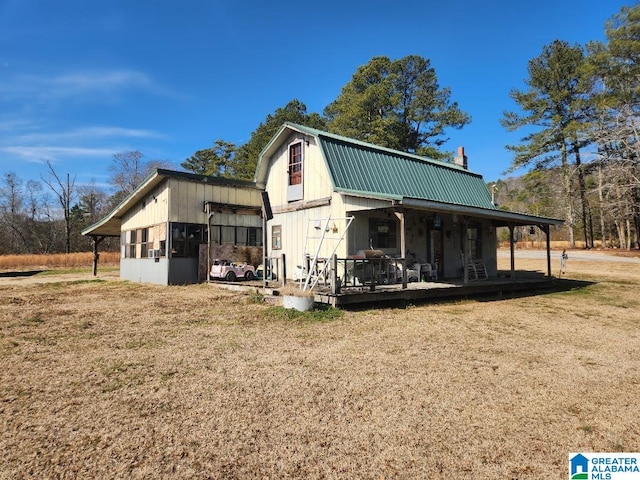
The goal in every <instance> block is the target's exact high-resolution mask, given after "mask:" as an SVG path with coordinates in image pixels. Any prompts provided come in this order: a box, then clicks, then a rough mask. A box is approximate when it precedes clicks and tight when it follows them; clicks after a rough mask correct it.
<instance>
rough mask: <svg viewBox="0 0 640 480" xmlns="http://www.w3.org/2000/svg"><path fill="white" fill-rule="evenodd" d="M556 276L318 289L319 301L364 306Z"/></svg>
mask: <svg viewBox="0 0 640 480" xmlns="http://www.w3.org/2000/svg"><path fill="white" fill-rule="evenodd" d="M559 282H564V281H563V280H558V279H556V278H548V277H545V276H543V275H540V274H535V272H526V274H522V272H521V274H520V275H519V276H516V277H515V278H513V279H512V278H508V277H506V273H501V275H500V276H498V277H493V278H489V279H486V280H476V281H473V282H469V283H466V284H465V283H464V282H463V279H461V278H460V279H451V280H446V281H440V282H412V283H409V284H407V288H406V289H403V288H402V285H401V284H394V285H377V286H376V287H375V290H374V291H371V290H370V288H369V287H368V286H362V287H355V288H354V287H351V288H345V289H343V291H341V292H340V293H338V294H332V293H330V292H329V291H322V290H320V291H318V293H316V296H315V301H316V303H320V304H326V305H331V306H334V307H342V306H350V305H351V306H358V305H361V306H364V305H366V304H373V303H379V302H423V301H435V300H441V299H447V298H461V297H462V298H464V297H476V296H489V295H491V296H502V295H511V294H514V293H535V292H539V291H543V290H552V289H556V288H558V287H559Z"/></svg>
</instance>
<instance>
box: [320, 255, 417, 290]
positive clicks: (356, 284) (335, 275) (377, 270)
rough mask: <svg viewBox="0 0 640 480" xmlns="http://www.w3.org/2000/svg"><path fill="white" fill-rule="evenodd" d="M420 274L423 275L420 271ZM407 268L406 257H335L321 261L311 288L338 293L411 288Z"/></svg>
mask: <svg viewBox="0 0 640 480" xmlns="http://www.w3.org/2000/svg"><path fill="white" fill-rule="evenodd" d="M418 274H419V272H418ZM407 279H408V277H407V268H406V260H405V259H404V258H390V257H384V258H338V257H337V256H336V255H334V256H333V257H332V258H327V259H319V261H318V263H317V266H316V268H315V271H314V272H311V281H310V282H309V286H310V287H312V288H315V287H318V286H319V287H324V288H329V289H330V291H331V293H333V294H337V293H340V291H341V290H342V289H344V288H368V289H369V290H370V291H375V289H376V287H377V286H380V285H394V284H402V288H403V289H404V288H407Z"/></svg>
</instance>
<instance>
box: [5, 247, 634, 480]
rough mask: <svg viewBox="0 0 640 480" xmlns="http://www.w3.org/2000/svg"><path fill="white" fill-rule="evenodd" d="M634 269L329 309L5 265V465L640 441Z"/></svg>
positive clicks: (173, 465) (473, 457)
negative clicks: (492, 295)
mask: <svg viewBox="0 0 640 480" xmlns="http://www.w3.org/2000/svg"><path fill="white" fill-rule="evenodd" d="M501 261H502V260H501ZM505 262H508V259H507V260H505ZM539 264H541V262H539V261H535V260H531V261H526V260H522V261H521V260H519V261H518V268H522V269H528V268H529V269H532V270H537V269H543V268H544V262H542V264H541V265H542V267H540V266H539ZM637 270H638V269H637V266H636V265H632V264H607V263H604V262H575V263H574V264H572V265H571V270H570V271H569V272H568V275H569V277H570V278H575V279H577V280H590V281H593V282H595V283H594V284H593V285H591V286H589V287H587V288H583V289H576V290H574V291H569V292H561V293H553V294H547V295H541V296H531V297H523V298H513V299H508V298H503V299H500V300H496V301H482V302H479V301H473V300H465V301H456V302H444V303H438V304H431V305H421V306H412V307H410V308H407V309H372V310H359V311H348V312H345V313H344V315H343V316H341V317H339V318H335V319H330V320H322V321H309V320H295V319H293V320H286V319H284V318H283V317H282V316H279V315H277V314H276V313H275V310H273V309H272V307H269V306H267V305H264V304H263V303H259V302H257V301H256V300H257V297H256V295H255V294H251V295H249V294H240V293H237V292H230V291H226V290H224V289H222V288H218V287H216V286H215V285H193V286H186V287H161V286H152V285H139V284H131V283H128V282H121V281H118V280H115V279H110V278H104V277H103V278H98V279H96V280H94V279H93V277H91V275H90V274H87V275H84V276H81V277H80V278H71V277H66V276H65V277H66V278H62V279H60V280H59V281H54V282H48V283H37V284H36V283H23V282H30V281H31V280H32V279H35V278H37V276H33V277H28V278H24V279H22V280H20V281H19V282H18V283H2V282H0V328H1V330H0V359H1V361H2V365H3V368H2V370H1V371H0V444H1V445H2V446H3V455H2V456H1V457H0V472H2V474H0V478H27V477H29V478H31V477H38V478H122V477H127V478H129V477H130V478H143V477H144V478H247V477H249V478H256V477H257V478H283V477H292V478H353V477H357V478H376V479H379V478H518V479H526V478H530V479H538V478H549V477H551V478H563V477H565V476H566V475H567V463H568V453H569V452H574V451H638V449H639V448H640V429H639V427H638V425H637V422H636V421H635V419H637V418H638V417H639V416H640V404H639V403H638V402H637V398H638V394H639V393H640V376H639V375H638V372H639V371H640V350H639V349H638V345H639V344H640V338H639V337H640V333H639V332H640V329H639V328H638V327H639V326H640V325H639V323H640V320H639V319H638V315H637V311H638V308H639V307H640V300H639V299H638V298H637V293H636V292H637V289H638V287H639V286H640V273H639V272H638V271H637ZM115 275H117V272H116V274H115Z"/></svg>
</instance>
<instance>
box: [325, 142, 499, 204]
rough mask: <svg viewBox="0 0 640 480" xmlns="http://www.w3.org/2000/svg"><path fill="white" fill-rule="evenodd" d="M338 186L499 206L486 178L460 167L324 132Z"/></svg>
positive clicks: (361, 190)
mask: <svg viewBox="0 0 640 480" xmlns="http://www.w3.org/2000/svg"><path fill="white" fill-rule="evenodd" d="M320 140H321V142H320V146H321V148H322V151H323V154H324V156H325V160H326V162H327V166H328V167H329V171H330V172H331V176H332V178H333V182H334V188H335V189H336V190H337V191H345V192H349V191H357V192H369V193H377V194H382V195H384V196H388V197H391V198H398V199H402V198H406V197H408V198H417V199H424V200H431V201H435V202H441V203H449V204H455V205H465V206H473V207H480V208H489V209H495V206H494V205H493V203H492V202H491V193H490V192H489V190H488V189H487V187H486V185H485V184H484V181H483V180H482V177H481V176H480V175H477V174H475V173H472V172H469V171H467V170H465V169H463V168H460V167H458V166H453V165H450V164H447V163H444V162H439V161H435V160H428V159H424V158H421V157H417V156H415V155H410V154H403V153H401V152H396V151H392V150H381V149H379V148H373V147H370V146H365V145H361V144H354V143H347V142H344V141H342V140H339V139H336V138H333V137H329V136H324V135H321V136H320Z"/></svg>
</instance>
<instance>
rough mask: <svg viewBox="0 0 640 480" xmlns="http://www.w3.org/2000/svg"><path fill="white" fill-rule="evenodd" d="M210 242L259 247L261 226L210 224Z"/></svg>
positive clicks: (260, 244)
mask: <svg viewBox="0 0 640 480" xmlns="http://www.w3.org/2000/svg"><path fill="white" fill-rule="evenodd" d="M211 243H212V244H214V245H240V246H249V247H261V246H262V228H260V227H233V226H228V225H212V226H211Z"/></svg>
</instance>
